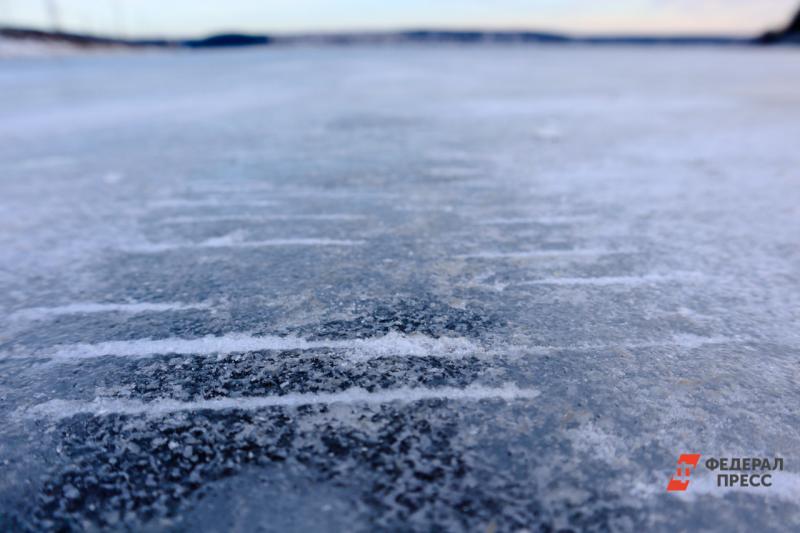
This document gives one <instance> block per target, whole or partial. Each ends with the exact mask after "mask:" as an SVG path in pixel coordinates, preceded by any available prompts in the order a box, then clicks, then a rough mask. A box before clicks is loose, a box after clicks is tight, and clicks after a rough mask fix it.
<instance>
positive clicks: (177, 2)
mask: <svg viewBox="0 0 800 533" xmlns="http://www.w3.org/2000/svg"><path fill="white" fill-rule="evenodd" d="M799 5H800V0H609V1H604V0H527V1H526V0H0V25H8V26H26V27H30V26H32V27H38V28H48V29H50V28H53V27H54V25H56V24H57V26H58V27H59V28H60V29H62V30H67V31H80V32H90V33H99V34H110V35H119V36H126V37H143V36H148V37H154V36H187V37H188V36H198V35H205V34H209V33H215V32H221V31H240V32H260V33H296V32H305V31H326V32H327V31H351V30H391V29H408V28H445V29H450V28H452V29H457V28H462V29H466V28H481V29H532V30H555V31H564V32H572V33H579V34H586V33H597V34H608V33H630V34H644V33H648V34H687V33H725V34H735V35H753V34H757V33H760V32H762V31H764V30H766V29H772V28H776V27H781V26H783V25H785V24H786V23H787V22H788V21H789V19H790V18H791V15H792V13H793V12H794V11H795V10H796V9H798V6H799Z"/></svg>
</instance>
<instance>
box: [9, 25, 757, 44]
mask: <svg viewBox="0 0 800 533" xmlns="http://www.w3.org/2000/svg"><path fill="white" fill-rule="evenodd" d="M0 38H5V39H8V40H13V41H33V42H37V43H48V44H63V45H68V46H72V47H77V48H97V47H102V48H105V47H127V48H142V47H146V48H189V49H195V48H225V47H240V46H265V45H293V44H325V45H338V46H343V45H357V44H403V43H445V44H452V43H455V44H495V43H500V44H504V43H510V44H588V45H609V44H627V45H638V46H653V45H712V46H728V45H757V44H760V43H761V41H760V40H759V39H758V38H745V37H732V36H725V35H687V36H684V35H675V36H669V35H667V36H661V35H652V36H650V35H610V36H605V35H604V36H573V35H568V34H561V33H552V32H535V31H480V30H475V31H458V30H427V29H426V30H407V31H387V32H357V33H353V32H347V33H307V34H295V35H266V34H264V35H260V34H239V33H224V34H216V35H211V36H209V37H204V38H198V39H172V38H165V39H123V38H116V37H108V36H100V35H91V34H84V33H71V32H57V31H45V30H36V29H30V28H10V27H5V28H3V27H0Z"/></svg>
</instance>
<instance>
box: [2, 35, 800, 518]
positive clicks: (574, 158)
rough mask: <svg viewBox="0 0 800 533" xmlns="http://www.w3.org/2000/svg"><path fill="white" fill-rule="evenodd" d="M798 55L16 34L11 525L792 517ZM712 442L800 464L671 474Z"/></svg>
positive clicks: (8, 133)
mask: <svg viewBox="0 0 800 533" xmlns="http://www.w3.org/2000/svg"><path fill="white" fill-rule="evenodd" d="M798 77H800V70H798V69H797V54H796V53H795V51H794V50H788V49H770V50H766V49H763V50H750V49H743V48H742V49H740V48H733V47H731V48H726V49H711V48H688V47H687V48H680V49H673V48H669V47H654V48H646V49H644V48H625V47H607V48H585V47H578V46H574V47H572V46H571V47H514V46H501V45H497V46H491V47H486V46H474V47H468V48H459V47H437V48H428V47H406V48H399V47H391V46H385V47H381V48H361V47H346V48H339V47H331V48H313V47H307V48H279V47H267V48H265V49H260V50H248V51H236V52H226V51H219V52H214V53H203V52H201V53H194V54H183V53H167V52H165V53H160V54H147V55H138V54H118V55H107V56H99V55H98V56H73V57H60V58H58V59H53V58H46V57H44V58H42V57H39V58H27V59H25V58H20V59H15V60H13V61H7V62H4V63H3V65H2V68H0V423H2V425H1V426H0V427H2V428H3V429H2V430H0V461H2V475H0V517H1V518H2V521H0V522H2V524H3V525H5V524H6V523H11V524H12V529H13V528H14V527H16V526H19V527H17V529H22V530H30V531H43V530H45V531H46V530H58V529H66V530H70V529H71V530H106V529H107V530H132V531H140V530H147V531H152V530H169V531H178V530H192V531H195V530H206V531H218V530H237V528H238V529H239V530H248V531H249V530H257V529H258V527H259V526H263V528H264V529H266V530H282V531H285V530H289V531H291V530H297V531H302V530H307V529H308V527H305V528H304V527H302V525H306V526H308V522H307V521H304V520H305V519H303V520H301V518H300V517H312V518H313V520H314V528H315V529H316V530H320V531H340V530H342V529H347V530H349V531H375V530H408V531H430V530H441V531H463V530H467V531H521V530H528V531H539V530H542V531H557V530H560V529H563V530H573V531H581V530H590V531H676V530H678V531H683V530H707V531H712V530H719V531H741V530H758V531H788V530H798V529H800V510H798V506H797V479H798V476H800V455H798V453H799V452H798V450H800V447H798V442H800V419H798V409H797V406H798V405H800V386H799V385H798V383H800V330H799V329H798V327H797V325H798V323H800V245H799V244H798V231H797V228H798V227H800V208H799V207H798V206H800V187H798V177H797V169H798V168H800V151H798V150H797V139H800V116H798V115H799V114H800V93H798V91H797V87H798V85H800V83H798V82H800V80H799V79H798ZM692 452H696V453H701V454H703V455H704V457H710V456H716V457H721V456H742V457H765V456H767V457H774V456H779V457H784V459H785V464H786V468H785V470H784V471H779V472H775V473H774V482H775V484H774V487H773V488H772V489H762V490H758V491H755V490H746V489H741V490H726V491H723V492H720V491H719V490H717V488H716V487H715V486H714V485H713V484H712V482H713V480H709V479H708V478H706V477H703V475H702V473H698V474H697V476H698V477H697V478H696V482H695V481H692V483H693V484H692V485H690V489H689V491H687V493H686V494H685V495H674V494H667V493H666V492H665V486H666V483H667V481H668V479H669V477H670V476H671V475H672V473H673V472H674V469H675V465H676V459H677V457H678V455H679V454H681V453H692ZM265 494H269V495H271V496H270V497H265V496H264V495H265ZM201 496H202V498H201ZM323 509H329V510H330V511H324V510H323ZM333 515H335V516H333ZM276 517H280V520H278V519H277V518H276ZM312 518H308V519H307V520H311V519H312ZM6 521H8V522H6ZM342 524H346V525H347V527H346V528H345V527H344V526H343V525H342ZM0 528H1V526H0Z"/></svg>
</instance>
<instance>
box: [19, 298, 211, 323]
mask: <svg viewBox="0 0 800 533" xmlns="http://www.w3.org/2000/svg"><path fill="white" fill-rule="evenodd" d="M209 307H210V306H209V305H208V304H204V303H196V304H186V303H175V302H167V303H152V302H136V303H94V302H79V303H72V304H67V305H61V306H57V307H31V308H28V309H21V310H19V311H17V312H15V313H13V314H12V315H11V318H12V319H22V320H42V319H45V318H49V317H53V316H59V315H80V314H89V313H130V314H135V313H151V312H155V313H158V312H164V311H186V310H190V309H209Z"/></svg>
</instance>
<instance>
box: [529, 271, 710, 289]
mask: <svg viewBox="0 0 800 533" xmlns="http://www.w3.org/2000/svg"><path fill="white" fill-rule="evenodd" d="M706 279H708V277H707V276H704V275H703V274H700V273H698V272H680V273H673V274H645V275H643V276H599V277H594V278H588V277H587V278H560V277H555V278H542V279H535V280H530V281H521V282H519V283H516V284H515V285H596V286H607V285H625V286H639V285H652V284H656V283H664V282H668V281H687V280H694V281H703V280H706Z"/></svg>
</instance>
